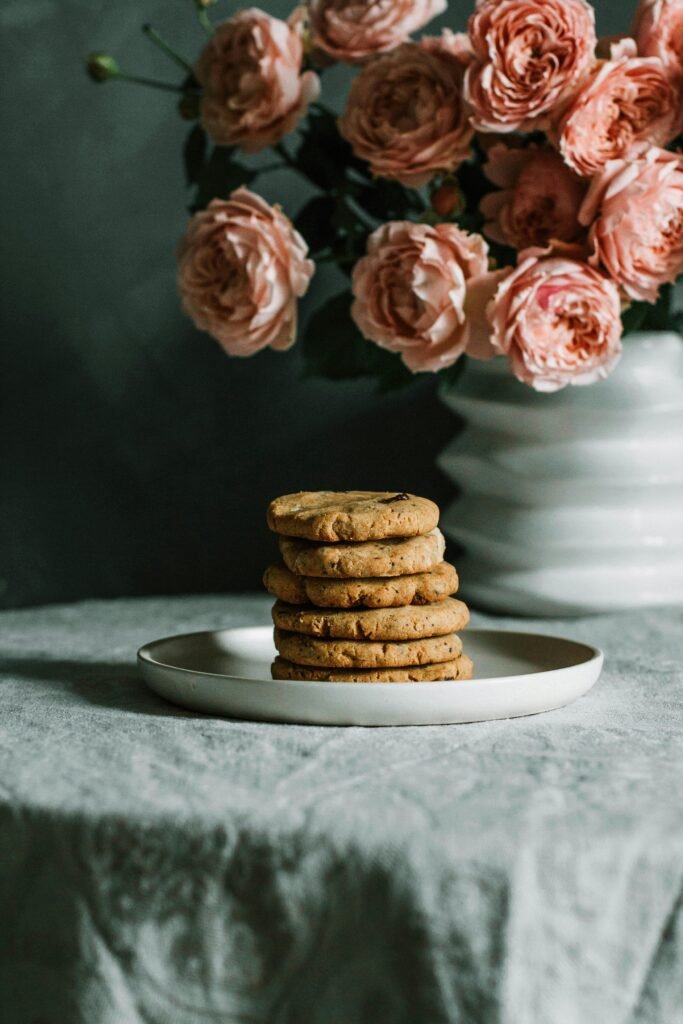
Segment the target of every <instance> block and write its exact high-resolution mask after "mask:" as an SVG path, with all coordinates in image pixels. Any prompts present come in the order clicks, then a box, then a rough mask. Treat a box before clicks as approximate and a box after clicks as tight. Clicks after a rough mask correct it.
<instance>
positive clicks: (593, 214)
mask: <svg viewBox="0 0 683 1024" xmlns="http://www.w3.org/2000/svg"><path fill="white" fill-rule="evenodd" d="M579 217H580V219H581V222H582V223H583V224H592V227H591V229H590V234H589V240H590V243H591V245H592V246H593V256H592V257H591V263H593V264H594V265H596V266H597V265H601V266H602V267H604V269H605V270H606V271H607V273H608V274H609V275H610V277H612V278H614V280H615V281H617V282H618V284H619V285H620V286H621V288H622V289H623V291H624V292H625V294H626V295H628V296H629V298H631V299H642V300H645V301H646V302H656V300H657V294H658V291H659V287H660V285H662V284H665V283H666V282H673V281H675V280H676V278H677V277H678V275H679V274H680V273H681V272H683V156H681V155H680V154H679V153H669V152H668V151H667V150H664V149H656V148H655V147H653V148H652V149H649V150H648V151H647V153H643V154H641V155H639V156H637V157H631V158H630V159H629V160H628V161H626V160H610V162H609V163H608V164H607V165H606V167H605V169H604V171H603V173H602V174H601V175H600V176H599V177H598V178H595V179H594V180H593V182H592V183H591V186H590V189H589V190H588V194H587V195H586V198H585V200H584V203H583V206H582V207H581V211H580V214H579Z"/></svg>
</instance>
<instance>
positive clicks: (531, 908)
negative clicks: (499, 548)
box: [0, 597, 683, 1024]
mask: <svg viewBox="0 0 683 1024" xmlns="http://www.w3.org/2000/svg"><path fill="white" fill-rule="evenodd" d="M267 617H268V613H267V602H266V601H265V600H263V599H261V598H257V597H247V598H236V597H230V598H224V597H201V598H176V599H160V600H137V601H116V602H92V603H87V604H78V605H70V606H61V607H52V608H46V609H38V610H28V611H18V612H8V613H4V614H2V615H1V616H0V653H1V655H2V658H3V674H2V678H1V681H0V693H1V694H2V705H1V717H0V801H1V806H0V1021H2V1024H72V1022H79V1024H196V1022H207V1024H210V1022H214V1021H216V1022H221V1024H232V1022H235V1024H237V1022H240V1024H308V1022H315V1024H366V1022H367V1024H441V1022H449V1024H456V1022H457V1024H488V1022H491V1024H494V1022H495V1024H678V1022H680V1021H683V730H682V728H681V727H682V725H683V713H682V706H683V676H682V673H681V655H682V653H683V651H682V648H683V643H682V639H683V629H682V626H683V615H682V614H681V611H680V610H679V611H657V612H652V613H648V614H635V615H629V616H620V617H617V616H615V617H606V618H596V619H590V620H579V621H574V622H545V623H543V624H537V623H533V624H531V628H534V627H535V626H538V628H540V629H542V630H543V631H545V632H556V633H559V634H568V635H571V636H574V637H577V638H579V639H584V640H587V641H589V642H591V643H595V644H598V645H600V646H602V647H603V648H604V649H605V650H606V653H607V663H606V668H605V671H604V673H603V677H602V680H601V681H600V683H599V684H598V685H597V687H596V688H595V689H594V690H593V691H592V692H591V693H590V694H589V695H588V696H586V697H585V698H584V699H583V700H581V701H579V702H578V703H576V704H574V705H573V706H571V707H568V708H566V709H564V710H561V711H555V712H552V713H550V714H547V715H540V716H538V717H534V718H527V719H518V720H516V721H502V722H492V723H486V724H479V725H466V726H443V727H435V728H421V729H418V728H414V729H413V728H407V729H376V730H372V729H360V728H353V729H336V728H335V729H332V728H316V727H311V726H307V727H297V726H279V725H270V724H257V723H249V722H235V721H227V720H221V719H215V718H210V717H204V716H201V715H198V714H192V713H189V712H183V711H182V710H178V709H176V708H174V707H172V706H170V705H168V704H166V703H164V702H163V701H162V700H161V699H159V698H157V697H156V696H154V695H153V694H152V693H149V692H148V691H147V690H146V689H145V688H144V685H143V683H142V681H141V680H140V678H139V676H138V674H137V671H136V668H135V664H134V653H135V650H136V648H137V647H138V646H139V645H140V644H142V643H143V642H145V641H147V640H150V639H153V638H155V637H158V636H163V635H167V634H169V633H174V632H185V631H191V630H196V629H203V628H214V627H219V626H226V625H231V624H235V625H236V624H245V623H258V622H265V621H267ZM479 621H480V622H486V621H490V620H486V619H485V618H484V617H482V616H479ZM502 624H503V625H505V626H513V625H515V624H514V623H513V622H511V621H510V620H506V621H505V622H504V623H502ZM524 628H530V623H529V622H528V621H525V622H524Z"/></svg>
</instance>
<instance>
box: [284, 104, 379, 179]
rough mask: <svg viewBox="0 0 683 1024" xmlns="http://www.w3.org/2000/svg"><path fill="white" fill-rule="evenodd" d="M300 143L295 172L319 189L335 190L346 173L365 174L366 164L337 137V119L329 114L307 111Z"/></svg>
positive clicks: (324, 111) (312, 110)
mask: <svg viewBox="0 0 683 1024" xmlns="http://www.w3.org/2000/svg"><path fill="white" fill-rule="evenodd" d="M300 138H301V141H300V144H299V146H298V148H297V150H296V153H295V155H294V159H295V160H296V163H297V166H298V167H299V169H300V170H301V171H302V172H303V173H304V174H305V175H306V176H307V177H308V178H309V179H310V180H311V181H312V182H313V183H314V184H315V185H317V186H318V187H319V188H321V189H323V190H325V191H327V190H329V189H332V188H335V187H339V186H340V185H341V184H342V182H343V181H344V180H345V178H346V175H347V173H348V171H349V170H351V169H353V170H355V171H356V172H357V173H359V174H363V175H367V165H366V164H364V163H363V161H361V160H358V158H357V157H355V156H354V155H353V151H352V149H351V147H350V146H349V144H348V142H347V141H346V140H345V139H344V138H343V137H342V136H341V135H340V134H339V129H338V127H337V118H336V117H335V115H334V114H332V113H331V112H329V111H326V110H321V109H320V108H313V109H311V110H310V111H309V114H308V117H307V119H306V126H305V128H304V130H303V131H302V132H301V136H300Z"/></svg>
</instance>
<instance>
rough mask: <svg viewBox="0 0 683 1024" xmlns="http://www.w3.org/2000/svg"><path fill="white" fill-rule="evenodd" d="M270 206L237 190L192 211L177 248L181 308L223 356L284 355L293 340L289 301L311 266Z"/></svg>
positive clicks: (292, 232)
mask: <svg viewBox="0 0 683 1024" xmlns="http://www.w3.org/2000/svg"><path fill="white" fill-rule="evenodd" d="M307 252H308V249H307V247H306V243H305V242H304V240H303V238H302V237H301V235H299V234H298V233H297V232H296V231H295V230H294V228H293V227H292V225H291V223H290V221H289V220H288V219H287V217H285V216H284V214H283V213H281V212H280V210H279V209H278V208H277V207H273V206H269V205H268V203H266V202H265V201H264V200H263V199H261V198H260V196H257V195H254V193H253V192H250V191H249V190H248V189H246V188H238V189H237V190H236V191H235V192H233V193H232V195H231V197H230V199H228V200H223V199H214V200H213V202H211V203H210V204H209V206H208V208H207V209H206V210H202V211H201V212H200V213H196V214H195V215H194V217H192V219H191V220H190V223H189V225H188V228H187V232H186V234H185V237H184V239H183V241H182V242H181V244H180V247H179V250H178V289H179V291H180V294H181V297H182V300H183V308H184V310H185V312H186V313H188V314H189V316H190V317H192V319H193V320H194V322H195V324H196V326H197V327H199V328H200V330H203V331H208V332H209V334H211V335H213V337H214V338H215V339H216V341H218V342H219V343H220V345H221V346H222V347H223V348H224V349H225V351H226V352H227V353H228V355H231V356H252V355H254V354H255V353H256V352H258V351H260V350H261V349H262V348H266V347H267V346H268V345H269V346H270V347H271V348H274V349H278V350H283V349H287V348H289V347H290V345H292V344H293V342H294V338H295V336H296V300H297V298H299V297H300V296H302V295H303V294H304V293H305V292H306V289H307V288H308V283H309V281H310V279H311V277H312V275H313V270H314V265H313V263H312V262H311V260H307V259H306V253H307Z"/></svg>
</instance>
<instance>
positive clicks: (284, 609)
mask: <svg viewBox="0 0 683 1024" xmlns="http://www.w3.org/2000/svg"><path fill="white" fill-rule="evenodd" d="M469 620H470V613H469V610H468V608H467V605H466V604H463V602H462V601H457V600H454V599H453V598H452V597H449V598H447V599H446V600H445V601H439V602H438V603H436V604H426V605H424V604H423V605H407V606H405V607H403V608H361V609H360V610H355V611H349V610H347V609H343V608H327V609H322V608H310V607H306V608H297V607H295V606H292V605H291V604H285V603H284V601H277V602H276V603H275V604H274V605H273V622H274V623H275V625H276V626H278V627H279V628H280V629H286V630H289V632H292V633H305V634H307V635H308V636H319V637H333V638H336V639H345V640H419V639H421V638H422V637H426V636H445V635H446V634H447V633H457V632H458V630H460V629H464V628H465V626H466V625H467V623H468V622H469Z"/></svg>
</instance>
